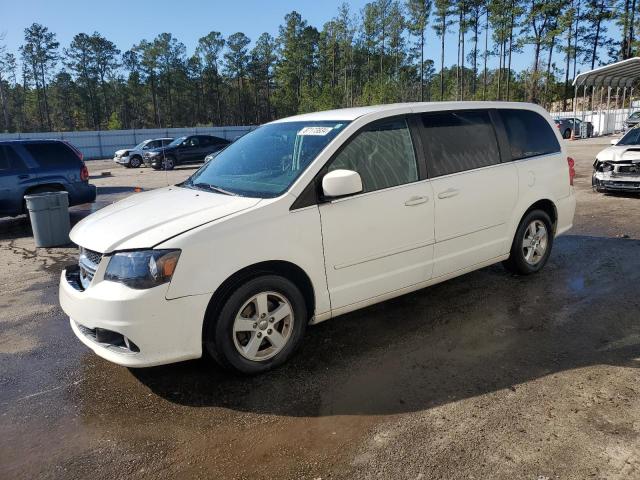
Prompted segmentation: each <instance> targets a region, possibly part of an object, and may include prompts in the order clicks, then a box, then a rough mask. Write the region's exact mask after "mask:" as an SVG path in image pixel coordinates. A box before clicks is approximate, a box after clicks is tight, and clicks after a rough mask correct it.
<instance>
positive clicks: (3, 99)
mask: <svg viewBox="0 0 640 480" xmlns="http://www.w3.org/2000/svg"><path fill="white" fill-rule="evenodd" d="M2 82H3V79H2V75H0V103H1V104H2V118H3V120H4V131H7V132H8V131H9V112H8V109H7V95H5V93H4V86H3V85H2Z"/></svg>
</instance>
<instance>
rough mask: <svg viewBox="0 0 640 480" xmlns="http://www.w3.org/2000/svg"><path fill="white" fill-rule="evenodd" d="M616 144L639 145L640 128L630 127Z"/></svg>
mask: <svg viewBox="0 0 640 480" xmlns="http://www.w3.org/2000/svg"><path fill="white" fill-rule="evenodd" d="M616 145H640V128H638V127H636V128H632V129H631V130H629V131H628V132H627V134H626V135H625V136H624V137H622V138H621V139H620V140H619V141H618V143H616Z"/></svg>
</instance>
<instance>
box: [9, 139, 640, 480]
mask: <svg viewBox="0 0 640 480" xmlns="http://www.w3.org/2000/svg"><path fill="white" fill-rule="evenodd" d="M607 144H608V139H603V140H598V139H593V140H584V141H575V142H568V143H567V145H568V147H569V151H570V154H571V155H572V156H573V157H574V158H575V159H576V161H577V173H578V177H577V178H576V186H577V190H578V193H577V195H578V210H577V213H576V217H575V228H574V229H573V230H572V231H570V232H569V234H568V235H566V236H564V237H560V238H559V239H557V241H556V243H555V245H554V250H553V254H552V256H551V258H550V261H549V264H548V265H547V267H546V268H545V270H544V271H543V272H542V273H541V274H539V275H536V276H533V277H528V278H521V277H513V276H510V275H509V274H507V273H506V272H505V271H504V270H503V269H502V267H501V266H499V265H497V266H492V267H489V268H485V269H482V270H479V271H477V272H473V273H471V274H468V275H465V276H463V277H459V278H457V279H454V280H451V281H448V282H445V283H443V284H439V285H436V286H434V287H431V288H428V289H425V290H422V291H419V292H415V293H412V294H409V295H406V296H403V297H401V298H397V299H394V300H391V301H388V302H385V303H382V304H378V305H375V306H372V307H370V308H367V309H365V310H361V311H359V312H355V313H352V314H349V315H345V316H343V317H340V318H338V319H335V320H332V321H328V322H325V323H322V324H320V325H318V326H316V327H313V328H310V329H309V330H308V335H307V338H306V339H305V343H304V345H303V348H302V349H301V351H300V353H299V354H298V355H297V356H296V357H295V358H294V359H292V361H290V362H289V363H288V364H287V365H285V366H284V367H282V368H280V369H278V370H276V371H274V372H271V373H268V374H266V375H262V376H259V377H253V378H242V377H237V376H234V375H231V374H229V373H226V372H223V371H221V370H220V369H219V368H217V367H216V366H215V365H213V364H212V363H210V362H208V361H206V360H200V361H193V362H185V363H181V364H177V365H171V366H166V367H156V368H151V369H140V370H129V369H126V368H122V367H119V366H116V365H112V364H110V363H108V362H106V361H103V360H101V359H100V358H98V357H96V356H95V355H93V354H92V353H91V352H90V351H89V350H88V349H86V348H85V347H84V346H82V345H81V344H80V342H79V341H78V340H76V339H75V338H74V336H73V334H72V332H71V330H70V328H69V325H68V323H67V322H68V321H67V319H66V318H65V316H64V314H63V313H62V311H61V310H60V308H59V306H58V302H57V285H58V276H59V274H60V271H61V270H62V268H63V266H64V265H66V264H70V263H75V261H76V251H75V250H74V249H72V248H57V249H36V248H35V247H34V243H33V239H32V238H31V236H30V235H31V232H30V227H29V224H28V221H26V219H25V218H17V219H0V265H2V266H3V268H1V269H0V478H7V479H9V478H11V479H18V478H28V479H31V478H61V479H62V478H63V479H70V478H87V477H91V478H92V479H94V480H97V479H102V478H104V479H113V478H120V477H124V476H128V477H131V478H150V479H152V478H238V479H241V478H265V479H267V478H269V479H270V478H283V479H288V478H291V479H298V478H308V479H318V478H322V479H327V478H333V479H352V478H363V479H368V478H372V479H373V478H382V479H388V478H398V479H400V478H402V479H405V478H406V479H425V480H426V479H435V478H476V479H480V478H491V479H514V478H518V479H521V478H522V479H528V478H530V479H555V478H562V479H573V478H575V479H584V478H595V479H604V478H607V479H629V478H640V435H639V434H640V396H639V395H638V390H639V389H640V387H638V385H639V384H640V383H639V380H640V375H639V374H638V372H639V370H638V369H637V367H638V366H640V363H639V361H638V359H639V358H640V322H638V313H639V312H640V308H639V307H640V295H638V293H637V285H639V284H640V268H639V267H640V198H638V197H637V196H623V195H615V196H614V195H602V194H597V193H594V192H592V191H591V188H590V175H591V173H590V172H591V163H592V161H593V158H594V156H595V154H596V153H597V152H598V151H599V149H601V148H603V147H604V146H606V145H607ZM89 169H90V171H91V174H92V182H93V183H95V184H96V185H97V186H98V189H99V190H98V192H99V198H98V202H97V203H96V204H95V205H94V206H81V207H75V208H74V209H73V213H72V219H73V220H74V221H77V220H78V219H80V218H82V217H83V216H85V215H86V214H87V213H88V212H90V211H91V209H96V208H100V207H102V206H104V205H105V204H108V203H110V202H112V201H115V200H117V199H119V198H123V197H125V196H127V195H130V194H135V193H134V187H141V188H143V189H151V188H157V187H160V186H163V185H166V184H167V183H175V182H177V181H179V180H181V179H184V178H186V176H188V175H189V174H190V173H192V172H193V169H191V168H189V169H178V170H175V171H173V172H169V173H168V174H167V175H165V174H164V173H163V172H155V171H150V170H146V169H140V170H127V169H124V168H122V167H118V166H116V165H113V164H112V163H111V162H109V161H94V162H89ZM104 171H110V172H111V173H112V176H108V177H103V176H101V172H104Z"/></svg>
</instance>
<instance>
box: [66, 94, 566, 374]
mask: <svg viewBox="0 0 640 480" xmlns="http://www.w3.org/2000/svg"><path fill="white" fill-rule="evenodd" d="M573 177H574V167H573V160H572V159H571V158H568V157H567V155H566V153H565V151H564V149H563V147H562V145H561V139H560V136H559V134H558V133H557V131H556V128H555V127H554V125H553V121H552V120H551V118H550V117H549V115H548V114H547V112H546V111H545V110H543V109H542V108H540V107H538V106H536V105H531V104H525V103H506V102H495V103H494V102H443V103H407V104H396V105H382V106H372V107H362V108H349V109H344V110H332V111H325V112H319V113H311V114H305V115H298V116H295V117H290V118H285V119H282V120H278V121H275V122H272V123H269V124H266V125H263V126H262V127H260V128H258V129H256V130H255V131H253V132H251V133H249V134H247V135H245V136H244V137H242V138H240V139H239V140H238V141H237V142H235V143H233V144H231V145H230V146H229V147H228V148H227V149H225V150H224V151H222V152H221V153H220V154H219V155H218V156H217V157H216V158H215V159H214V160H212V161H211V162H209V163H207V164H205V165H204V166H202V168H200V169H199V170H197V171H196V172H195V173H194V174H193V175H192V176H191V177H190V178H189V179H188V180H186V181H185V182H183V183H180V184H178V185H173V186H168V187H166V188H162V189H158V190H154V191H149V192H145V193H141V194H136V195H133V196H130V197H128V198H126V199H124V200H122V201H120V202H117V203H115V204H113V205H110V206H108V207H106V208H103V209H102V210H100V211H98V212H96V213H94V214H92V215H91V216H89V217H87V218H86V219H84V220H83V221H81V222H80V223H78V224H77V225H76V226H75V228H74V229H73V230H72V232H71V239H72V240H73V241H74V242H75V243H76V244H78V245H79V247H80V258H79V264H78V265H74V266H72V267H69V268H67V269H66V270H64V271H63V272H62V276H61V279H60V304H61V305H62V308H63V309H64V311H65V312H66V313H67V314H68V315H69V317H70V323H71V328H72V329H73V331H74V332H75V334H76V335H77V336H78V338H79V339H80V340H81V341H82V342H84V343H85V344H86V345H87V346H89V347H90V348H92V349H93V350H94V351H95V352H96V353H97V354H98V355H100V356H101V357H104V358H105V359H107V360H110V361H112V362H115V363H118V364H121V365H125V366H129V367H145V366H152V365H159V364H165V363H170V362H177V361H181V360H187V359H193V358H198V357H201V356H202V355H203V353H205V352H208V353H209V354H210V355H211V356H212V357H213V358H215V359H216V360H217V361H218V362H219V363H220V364H222V365H223V366H226V367H229V368H232V369H235V370H237V371H240V372H243V373H258V372H262V371H265V370H268V369H270V368H273V367H274V366H276V365H279V364H281V363H282V362H284V361H285V360H286V359H287V358H288V357H290V356H291V354H292V353H293V352H294V351H295V349H296V348H297V347H298V346H299V345H300V343H301V341H302V337H303V335H304V332H305V329H306V326H307V324H314V323H318V322H322V321H324V320H327V319H329V318H332V317H336V316H338V315H342V314H344V313H347V312H350V311H353V310H357V309H359V308H363V307H366V306H368V305H371V304H374V303H376V302H381V301H384V300H387V299H389V298H392V297H396V296H398V295H402V294H404V293H407V292H411V291H414V290H417V289H420V288H423V287H426V286H429V285H432V284H434V283H438V282H442V281H444V280H447V279H449V278H452V277H456V276H458V275H462V274H464V273H467V272H470V271H472V270H476V269H478V268H482V267H485V266H487V265H491V264H493V263H496V262H503V263H504V265H505V266H506V267H507V268H508V269H509V270H510V271H512V272H515V273H518V274H525V275H526V274H531V273H534V272H537V271H539V270H540V269H541V268H542V267H543V266H544V265H545V263H546V262H547V259H548V258H549V254H550V253H551V247H552V245H553V240H554V237H555V236H557V235H559V234H561V233H563V232H565V231H567V230H568V229H569V228H571V226H572V222H573V215H574V210H575V196H574V192H573V187H572V184H573Z"/></svg>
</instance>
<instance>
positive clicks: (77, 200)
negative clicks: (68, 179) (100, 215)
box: [68, 182, 97, 206]
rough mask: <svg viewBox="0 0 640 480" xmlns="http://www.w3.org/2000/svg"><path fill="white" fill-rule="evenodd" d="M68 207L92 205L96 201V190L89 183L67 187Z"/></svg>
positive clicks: (79, 183)
mask: <svg viewBox="0 0 640 480" xmlns="http://www.w3.org/2000/svg"><path fill="white" fill-rule="evenodd" d="M68 192H69V205H70V206H73V205H81V204H83V203H93V202H95V200H96V195H97V189H96V186H95V185H91V184H90V183H85V182H78V183H73V184H71V185H69V186H68Z"/></svg>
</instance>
